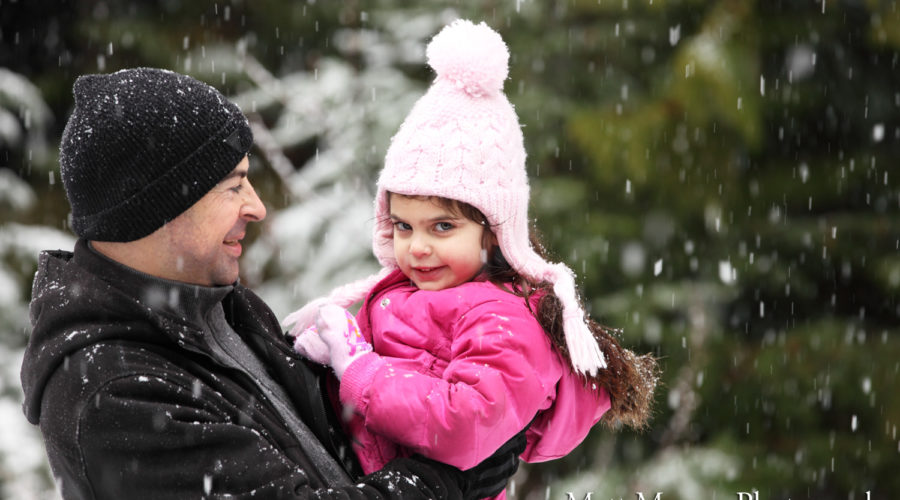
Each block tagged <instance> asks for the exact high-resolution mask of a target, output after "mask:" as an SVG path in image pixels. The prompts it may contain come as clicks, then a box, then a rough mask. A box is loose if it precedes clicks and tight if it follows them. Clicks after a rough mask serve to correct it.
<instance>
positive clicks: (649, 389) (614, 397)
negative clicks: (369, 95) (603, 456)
mask: <svg viewBox="0 0 900 500" xmlns="http://www.w3.org/2000/svg"><path fill="white" fill-rule="evenodd" d="M390 196H391V193H388V200H390ZM410 198H415V199H428V200H431V201H433V202H435V203H437V204H438V205H439V206H441V207H442V208H444V209H446V210H449V211H450V212H452V213H454V214H455V215H461V216H463V217H465V218H467V219H469V220H472V221H474V222H477V223H478V224H482V225H483V226H484V227H485V230H486V231H485V238H484V242H485V245H484V246H485V248H487V249H488V256H487V262H486V263H485V268H484V269H485V272H486V274H487V277H488V279H489V280H490V281H491V282H492V283H494V284H496V285H498V286H500V287H502V288H504V289H506V290H509V291H510V292H512V293H514V294H516V295H518V296H520V297H523V298H524V299H525V303H526V304H527V305H528V307H529V309H531V297H532V296H533V295H534V294H536V293H540V294H541V295H540V299H539V300H538V305H537V310H534V309H532V313H534V316H535V318H537V320H538V322H539V323H540V325H541V327H543V329H544V332H546V333H547V336H548V337H549V338H550V340H551V342H552V343H553V346H554V347H555V348H556V350H557V351H558V352H559V353H560V354H561V355H562V357H563V358H564V359H565V360H566V362H567V363H568V364H569V365H570V366H571V358H570V356H569V350H568V348H567V347H566V339H565V332H564V331H563V319H562V304H561V303H560V301H559V298H557V296H556V294H555V293H554V292H553V284H552V283H547V282H534V281H533V280H530V279H528V278H527V277H525V276H522V275H520V274H519V273H518V272H517V271H516V270H515V269H513V268H512V266H510V265H509V263H508V262H507V261H506V258H505V257H504V256H503V252H501V250H500V248H499V247H498V246H497V245H487V243H488V242H490V241H491V238H490V234H491V233H490V225H489V223H488V221H487V217H485V216H484V214H482V213H481V211H480V210H478V209H477V208H475V207H473V206H472V205H469V204H468V203H464V202H460V201H456V200H450V199H447V198H442V197H439V196H411V197H410ZM529 237H530V239H531V246H532V247H533V248H534V250H535V252H537V254H538V255H539V256H540V257H541V258H546V255H545V253H546V252H545V250H544V247H543V245H542V244H541V242H540V240H539V238H538V237H537V234H536V233H535V231H534V230H533V228H532V230H531V234H530V235H529ZM579 301H581V302H583V300H582V299H581V298H580V297H579ZM582 306H583V303H582ZM585 320H586V321H587V324H588V326H589V327H590V329H591V332H592V333H593V334H594V339H595V340H596V341H597V344H598V345H599V346H600V349H601V350H602V351H603V354H604V356H605V357H606V368H605V369H601V370H598V372H597V374H596V375H583V380H584V383H585V385H588V384H590V386H591V387H594V388H599V387H602V388H604V389H606V392H607V393H608V394H609V399H610V403H611V407H610V411H609V412H608V413H607V416H605V417H604V419H603V420H604V422H606V423H607V424H609V425H610V426H613V425H615V424H616V423H622V424H624V425H628V426H630V427H632V428H635V429H641V428H643V427H645V426H646V425H647V422H648V421H649V420H650V415H651V409H652V407H653V393H654V390H655V389H656V383H657V380H658V379H659V372H658V371H659V368H658V366H657V362H656V358H655V357H653V356H651V355H649V354H643V355H637V354H635V353H634V352H632V351H630V350H628V349H625V348H623V347H622V346H621V344H619V341H618V339H617V337H616V334H617V333H618V332H617V331H616V330H614V329H611V328H609V327H606V326H603V325H600V324H599V323H597V322H596V321H594V320H593V319H591V318H589V317H586V318H585Z"/></svg>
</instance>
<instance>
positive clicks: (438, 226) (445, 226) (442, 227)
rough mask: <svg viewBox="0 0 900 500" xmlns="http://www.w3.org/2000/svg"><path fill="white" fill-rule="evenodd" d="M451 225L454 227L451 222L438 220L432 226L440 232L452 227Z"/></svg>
mask: <svg viewBox="0 0 900 500" xmlns="http://www.w3.org/2000/svg"><path fill="white" fill-rule="evenodd" d="M453 227H454V226H453V224H451V223H449V222H438V223H437V224H435V225H434V228H435V229H437V230H438V231H439V232H442V233H443V232H446V231H449V230H451V229H453Z"/></svg>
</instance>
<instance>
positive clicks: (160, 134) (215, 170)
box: [59, 68, 253, 241]
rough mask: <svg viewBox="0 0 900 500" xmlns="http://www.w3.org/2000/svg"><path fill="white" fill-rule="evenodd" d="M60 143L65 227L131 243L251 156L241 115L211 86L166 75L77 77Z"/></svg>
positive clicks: (140, 72) (137, 72)
mask: <svg viewBox="0 0 900 500" xmlns="http://www.w3.org/2000/svg"><path fill="white" fill-rule="evenodd" d="M73 92H74V94H75V110H74V111H73V112H72V115H71V116H70V117H69V121H68V123H67V124H66V129H65V131H64V132H63V137H62V142H61V144H60V160H59V163H60V173H61V176H62V180H63V185H64V186H65V190H66V196H67V197H68V198H69V204H70V205H71V207H72V230H73V231H74V232H75V234H77V235H78V236H79V237H81V238H85V239H88V240H96V241H133V240H137V239H140V238H143V237H144V236H147V235H148V234H150V233H152V232H154V231H155V230H157V229H159V228H160V227H162V226H163V225H164V224H165V223H166V222H168V221H170V220H172V219H174V218H175V217H177V216H178V215H179V214H181V213H182V212H184V211H185V210H187V209H188V208H190V207H191V205H193V204H194V203H196V202H197V200H199V199H200V198H202V197H203V195H205V194H206V193H207V192H209V190H210V189H212V188H213V186H215V185H216V184H217V183H218V182H219V181H220V180H222V178H224V177H225V176H226V175H227V174H228V173H230V172H231V171H232V170H234V168H235V167H236V166H237V164H238V163H240V161H241V160H242V159H243V158H244V156H245V155H246V154H247V151H249V150H250V146H251V145H252V143H253V134H252V132H251V131H250V126H249V124H248V123H247V118H246V117H245V116H244V115H243V113H241V110H240V109H238V107H237V106H236V105H235V104H233V103H231V102H230V101H228V99H226V98H225V96H223V95H222V94H221V93H220V92H219V91H218V90H216V89H214V88H213V87H211V86H209V85H207V84H205V83H203V82H200V81H198V80H195V79H194V78H191V77H189V76H185V75H181V74H178V73H174V72H171V71H167V70H160V69H152V68H136V69H126V70H122V71H119V72H116V73H112V74H108V75H85V76H82V77H80V78H78V80H76V81H75V85H74V90H73Z"/></svg>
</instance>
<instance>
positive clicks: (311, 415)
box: [21, 241, 460, 499]
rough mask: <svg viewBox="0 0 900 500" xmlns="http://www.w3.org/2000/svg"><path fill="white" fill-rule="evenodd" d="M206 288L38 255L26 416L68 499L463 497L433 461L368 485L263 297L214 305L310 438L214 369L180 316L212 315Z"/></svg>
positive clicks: (232, 295) (230, 374) (99, 260)
mask: <svg viewBox="0 0 900 500" xmlns="http://www.w3.org/2000/svg"><path fill="white" fill-rule="evenodd" d="M209 290H210V289H209V288H206V289H204V288H203V287H192V286H189V285H184V284H178V283H172V282H168V281H165V280H160V279H157V278H154V277H151V276H147V275H145V274H142V273H139V272H137V271H134V270H132V269H130V268H127V267H125V266H122V265H120V264H117V263H115V262H112V261H110V260H108V259H106V258H105V257H103V256H101V255H100V254H98V253H96V252H94V251H93V250H92V249H91V248H90V247H89V246H88V245H87V243H86V242H85V241H78V243H77V244H76V248H75V251H74V253H70V252H64V251H56V252H44V253H42V254H41V258H40V262H39V268H38V272H37V274H36V276H35V280H34V286H33V290H32V302H31V321H32V326H33V331H32V336H31V339H30V342H29V345H28V347H27V350H26V352H25V358H24V362H23V364H22V374H21V375H22V386H23V388H24V391H25V403H24V411H25V415H26V416H27V418H28V420H29V421H30V422H32V423H33V424H37V425H39V426H40V429H41V432H42V433H43V436H44V440H45V443H46V448H47V454H48V456H49V460H50V465H51V468H52V470H53V474H54V476H56V479H57V482H58V484H59V486H60V489H61V491H62V493H63V496H64V497H66V498H117V499H121V498H129V499H136V498H148V499H150V498H152V499H163V498H245V497H248V498H249V497H253V498H284V497H289V498H295V497H298V498H306V497H316V498H322V497H332V496H333V497H335V498H385V497H396V498H454V497H458V496H459V495H460V489H459V487H458V486H457V484H456V482H455V479H454V476H453V474H451V473H450V472H448V471H447V470H446V469H444V468H441V467H439V466H434V465H435V464H431V465H429V464H428V463H426V462H425V461H421V462H420V461H415V460H409V459H405V461H403V462H402V463H399V465H397V464H394V465H393V466H392V464H389V465H388V467H386V468H385V469H384V470H383V471H381V472H378V473H375V474H372V475H369V476H365V477H359V474H358V465H357V464H356V460H355V458H354V457H353V456H352V455H353V453H352V452H351V451H350V448H349V447H348V446H347V444H346V442H345V438H344V436H343V434H342V433H341V432H340V430H338V429H340V426H339V424H338V423H337V421H336V420H335V418H334V416H333V412H332V411H331V410H330V408H328V407H326V405H325V404H324V401H325V399H324V398H323V396H322V386H321V384H322V383H323V381H324V380H325V377H323V376H322V375H324V373H323V372H322V371H321V370H320V369H319V368H318V367H313V366H309V365H307V364H306V362H305V361H304V360H303V359H302V358H300V357H299V356H298V355H296V354H295V353H294V352H293V351H292V350H291V349H290V346H289V345H288V344H287V342H285V340H284V339H283V338H282V336H281V327H280V325H279V324H278V321H277V318H275V316H274V314H273V313H272V311H271V310H270V309H269V308H268V307H267V306H266V305H265V304H264V303H263V302H262V300H261V299H259V298H258V297H257V296H256V295H255V294H253V293H252V292H251V291H250V290H248V289H247V288H245V287H243V286H241V285H239V284H237V285H234V286H233V287H227V288H226V289H223V291H222V292H220V295H219V296H218V298H217V299H216V301H217V302H218V301H219V298H221V301H220V303H221V304H222V306H223V308H224V313H225V319H226V321H227V322H228V324H229V325H230V326H231V328H232V329H233V330H234V331H235V332H237V333H238V334H239V335H240V337H241V338H242V340H243V342H244V343H246V344H247V345H248V346H249V347H250V349H251V350H252V351H253V353H254V354H255V355H256V357H258V358H259V359H260V360H261V361H262V363H263V365H264V366H265V367H266V369H267V371H268V375H269V376H270V378H271V379H272V380H274V381H275V382H276V383H278V384H279V385H280V386H281V387H283V388H284V390H285V391H286V392H287V396H288V399H289V400H290V404H291V407H292V408H293V410H294V411H296V412H297V416H299V418H300V419H301V420H302V421H303V422H304V423H305V424H306V426H307V427H308V428H309V431H311V433H312V434H314V435H315V439H314V440H310V441H309V442H301V441H302V440H301V439H298V438H297V437H296V433H295V432H293V431H292V429H289V428H288V426H287V424H285V421H284V418H283V417H282V416H281V415H280V414H279V412H278V410H277V409H276V407H275V406H274V405H273V404H272V403H271V402H270V399H268V398H267V397H266V395H265V394H264V393H263V392H262V391H261V390H260V389H259V388H258V385H257V383H256V382H255V381H254V380H253V378H252V377H250V376H249V375H248V374H247V373H245V372H243V371H241V370H238V369H233V368H229V367H227V366H224V365H223V364H222V363H220V362H217V361H216V359H215V357H214V356H212V355H211V352H210V350H209V348H208V347H207V345H208V344H207V343H208V340H207V339H204V338H203V336H204V328H203V326H202V325H201V324H198V322H196V321H195V320H194V319H193V318H192V317H185V315H181V314H176V313H174V312H173V311H179V310H181V308H185V307H186V308H187V309H188V310H191V309H192V308H194V309H196V308H197V307H199V308H201V309H202V308H205V307H208V304H205V303H204V302H203V298H202V296H203V294H204V293H207V292H208V291H209ZM194 302H197V303H194ZM207 302H208V300H207ZM200 313H201V314H200V315H199V316H198V317H200V318H202V317H203V311H202V310H201V311H200ZM188 316H190V315H188ZM313 441H318V443H315V442H313ZM317 450H318V451H317ZM320 451H324V453H319V452H320ZM323 464H331V465H333V466H335V467H332V468H331V469H329V468H328V467H323ZM329 470H330V471H331V472H329ZM334 470H339V472H340V474H339V475H343V476H344V478H345V479H343V480H342V479H339V478H338V479H336V478H335V475H334ZM351 478H352V479H351Z"/></svg>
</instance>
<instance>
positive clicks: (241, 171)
mask: <svg viewBox="0 0 900 500" xmlns="http://www.w3.org/2000/svg"><path fill="white" fill-rule="evenodd" d="M249 168H250V162H249V161H248V160H247V158H246V157H245V158H244V159H243V160H241V162H240V163H238V165H237V167H235V169H234V170H232V171H231V173H230V174H228V176H226V177H225V178H224V179H222V180H221V181H220V182H219V183H218V184H216V186H215V187H213V188H212V190H210V191H209V192H208V193H206V195H205V196H203V198H200V200H198V201H197V203H195V204H194V205H193V206H192V207H191V208H189V209H188V210H186V211H185V212H184V213H182V214H181V215H179V216H178V217H176V218H175V219H173V220H172V221H170V222H169V223H168V224H166V225H165V226H163V228H161V229H162V231H163V232H164V233H165V238H166V241H167V248H166V249H165V250H164V251H165V252H166V253H167V254H168V256H167V257H168V259H167V260H169V261H170V262H171V265H173V266H174V270H173V273H174V274H173V275H172V276H169V278H171V279H174V280H177V281H182V282H185V283H192V284H195V285H204V286H211V285H230V284H232V283H234V282H235V281H236V280H237V279H238V270H239V268H238V258H239V257H240V256H241V251H242V248H241V240H242V239H243V238H244V236H245V235H246V228H247V223H248V222H253V221H261V220H263V219H264V218H265V217H266V207H265V206H264V205H263V203H262V201H261V200H260V199H259V196H257V195H256V191H255V190H254V189H253V186H251V185H250V180H249V179H248V178H247V171H248V170H249Z"/></svg>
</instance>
